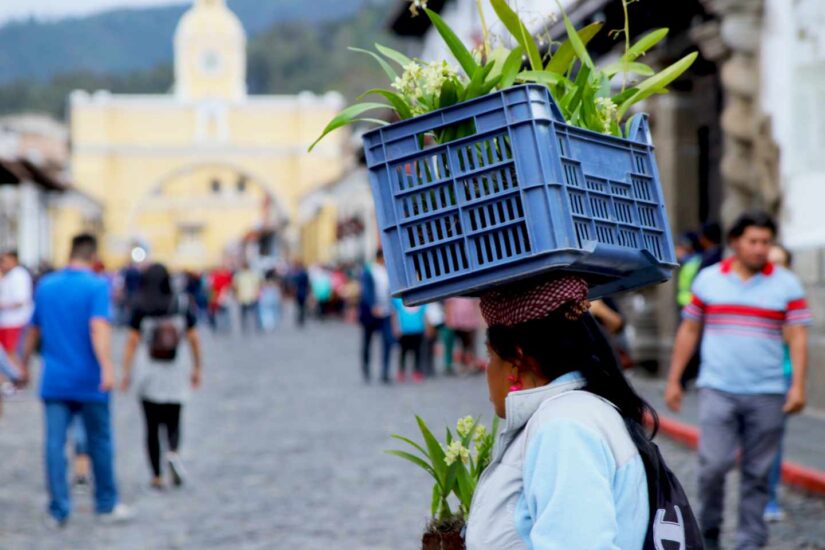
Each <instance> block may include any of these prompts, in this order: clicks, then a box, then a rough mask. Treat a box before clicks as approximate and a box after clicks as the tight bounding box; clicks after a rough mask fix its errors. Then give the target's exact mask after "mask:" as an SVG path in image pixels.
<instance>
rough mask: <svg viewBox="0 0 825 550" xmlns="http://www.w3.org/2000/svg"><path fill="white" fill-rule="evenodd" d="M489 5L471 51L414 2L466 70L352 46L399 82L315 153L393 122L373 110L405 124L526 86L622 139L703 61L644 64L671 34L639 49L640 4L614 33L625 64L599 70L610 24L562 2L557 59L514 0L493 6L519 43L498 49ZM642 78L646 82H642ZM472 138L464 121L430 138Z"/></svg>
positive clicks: (349, 111)
mask: <svg viewBox="0 0 825 550" xmlns="http://www.w3.org/2000/svg"><path fill="white" fill-rule="evenodd" d="M481 1H482V0H477V2H478V7H479V9H478V12H479V16H480V17H481V21H482V28H483V29H484V39H483V44H482V45H481V47H480V48H479V49H478V50H476V51H471V50H469V49H468V48H467V47H466V46H465V45H464V43H463V42H462V41H461V40H460V39H459V38H458V36H457V35H456V34H455V32H454V31H453V30H452V29H451V28H450V26H449V25H448V24H447V23H446V22H445V21H444V20H443V19H442V18H441V16H439V15H438V14H437V13H435V12H434V11H432V10H429V9H426V7H425V4H426V2H422V1H420V0H415V1H414V3H413V6H414V7H416V11H417V10H418V8H421V9H422V10H423V12H424V13H425V14H426V16H427V17H428V18H429V19H430V22H431V23H432V25H433V27H434V28H435V29H436V31H437V32H438V34H439V35H440V37H441V39H442V40H443V41H444V43H445V45H446V46H447V48H448V49H449V51H450V53H451V54H452V56H453V58H454V60H455V61H456V62H457V63H458V67H454V66H452V65H450V64H449V62H448V61H446V60H436V61H431V62H423V61H421V60H418V59H413V58H410V57H408V56H406V55H405V54H403V53H401V52H399V51H396V50H393V49H391V48H387V47H385V46H382V45H380V44H376V45H375V51H369V50H362V49H357V48H351V49H352V50H353V51H357V52H359V53H363V54H365V55H369V56H370V57H372V58H373V59H374V60H375V61H376V62H377V63H378V64H379V65H380V66H381V68H382V69H383V70H384V72H385V73H386V74H387V77H388V78H389V81H390V83H391V84H390V87H389V88H386V89H384V88H380V89H372V90H367V91H366V92H364V94H362V96H361V97H360V98H359V99H363V98H364V97H367V96H370V95H375V96H380V97H383V98H384V99H385V100H386V101H387V103H378V102H363V103H357V104H355V105H351V106H350V107H347V108H346V109H344V110H343V111H342V112H341V113H339V114H338V116H336V117H335V118H333V119H332V120H331V121H330V122H329V124H328V125H327V126H326V128H324V130H323V132H322V133H321V135H320V136H319V137H318V139H317V140H316V141H315V142H314V143H313V144H312V145H311V146H310V150H312V148H313V147H315V145H316V144H317V143H318V142H319V141H320V140H321V139H323V138H324V137H325V136H326V135H327V134H329V133H330V132H332V131H334V130H336V129H338V128H341V127H342V126H346V125H348V124H352V123H355V122H364V121H365V122H373V123H376V124H379V125H385V124H387V122H386V121H384V120H380V119H376V118H371V117H365V116H364V115H365V113H367V112H370V111H375V110H380V109H385V110H386V109H389V110H391V111H394V112H395V116H396V117H397V118H398V119H400V120H405V119H408V118H412V117H414V116H418V115H422V114H426V113H429V112H432V111H435V110H437V109H442V108H445V107H450V106H452V105H455V104H457V103H461V102H463V101H468V100H471V99H474V98H477V97H481V96H483V95H486V94H488V93H490V92H491V91H494V90H503V89H506V88H509V87H511V86H514V85H518V84H524V83H537V84H543V85H545V86H547V88H548V89H549V91H550V93H551V95H552V96H553V98H554V99H555V101H556V103H557V104H558V106H559V108H560V109H561V112H562V115H563V116H564V118H565V120H566V121H567V123H569V124H572V125H575V126H579V127H582V128H586V129H589V130H593V131H595V132H599V133H604V134H611V135H614V136H622V130H621V123H622V122H623V121H624V119H625V117H626V116H627V113H628V110H629V109H630V108H631V107H632V106H633V105H635V104H636V103H638V102H640V101H643V100H644V99H647V98H648V97H650V96H651V95H653V94H660V93H667V86H668V85H669V84H670V83H671V82H673V81H674V80H675V79H677V78H678V77H679V76H680V75H682V74H683V73H684V72H685V71H686V70H687V69H688V68H689V67H690V66H691V65H692V64H693V62H694V61H695V60H696V57H697V55H698V54H697V53H696V52H693V53H690V54H688V55H686V56H684V57H683V58H682V59H680V60H678V61H676V62H675V63H673V64H672V65H670V66H668V67H666V68H665V69H663V70H661V71H659V72H656V71H654V69H653V68H652V67H650V66H649V65H646V64H644V63H641V62H640V61H639V58H640V57H642V56H643V55H644V54H645V53H647V52H648V51H649V50H650V49H651V48H653V47H654V46H655V45H656V44H658V43H659V42H661V41H662V40H663V39H664V38H665V37H666V36H667V32H668V30H667V29H657V30H654V31H652V32H650V33H648V34H647V35H645V36H643V37H642V38H640V39H639V40H638V41H637V42H636V43H635V44H631V43H630V38H629V37H630V23H629V16H628V10H627V7H628V4H630V3H632V2H634V1H638V0H622V5H623V7H624V16H625V21H624V27H623V28H622V29H620V30H618V31H613V32H612V33H611V34H612V35H613V36H619V35H623V36H624V40H625V52H624V54H623V55H622V57H621V59H620V60H619V61H617V62H615V63H611V64H609V65H605V66H602V67H598V66H596V64H595V63H594V62H593V59H592V58H591V56H590V54H589V52H588V51H587V44H588V43H589V42H590V41H591V40H592V39H593V37H594V36H596V35H597V34H598V33H599V32H600V31H601V29H602V26H603V23H600V22H597V23H591V24H590V25H587V26H585V27H583V28H581V29H578V30H577V29H575V28H574V26H573V24H572V23H571V21H570V19H569V18H568V17H567V14H566V13H565V12H564V10H563V9H562V7H561V5H560V4H558V0H557V4H558V6H559V10H560V12H561V13H562V17H563V20H564V26H565V30H566V34H567V39H566V40H565V41H564V42H562V43H561V44H560V45H559V46H558V47H557V48H556V49H555V51H553V52H552V54H551V53H547V54H542V52H541V48H540V47H539V44H538V42H537V41H536V38H535V37H534V36H533V35H532V34H531V33H530V31H529V30H528V28H527V26H526V25H525V23H524V22H523V21H522V19H521V18H520V17H519V15H518V13H517V12H516V11H515V10H513V9H512V8H511V7H510V6H509V4H508V3H507V0H488V1H489V2H490V5H491V6H492V8H493V10H494V11H495V13H496V16H497V17H498V18H499V20H500V21H501V23H502V25H503V27H504V28H505V29H506V30H507V32H508V33H509V34H510V35H511V36H512V38H513V40H514V42H515V45H514V46H513V47H511V48H509V47H505V46H503V45H497V46H495V47H494V45H493V44H492V43H491V37H490V35H489V33H488V31H487V23H486V21H485V20H484V18H483V10H482V9H481ZM525 65H526V66H527V68H526V69H524V66H525ZM617 76H621V86H620V88H619V89H618V90H617V89H616V88H617V86H616V85H615V84H614V80H615V78H616V77H617ZM636 78H644V79H643V80H640V81H638V82H636V80H635V79H636ZM472 133H473V128H472V126H471V125H470V124H469V123H464V124H458V125H453V126H448V127H445V128H438V129H435V130H433V131H432V132H431V133H430V135H429V138H430V139H432V140H433V141H434V142H436V143H447V142H450V141H453V140H455V139H457V138H461V137H464V136H467V135H472ZM423 139H424V138H423V137H422V140H423Z"/></svg>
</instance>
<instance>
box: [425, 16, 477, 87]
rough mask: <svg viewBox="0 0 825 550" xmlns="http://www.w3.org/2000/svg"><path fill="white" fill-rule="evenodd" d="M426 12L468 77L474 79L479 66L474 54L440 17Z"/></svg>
mask: <svg viewBox="0 0 825 550" xmlns="http://www.w3.org/2000/svg"><path fill="white" fill-rule="evenodd" d="M424 11H425V12H426V13H427V17H429V18H430V21H432V23H433V26H434V27H435V29H436V30H437V31H438V34H440V35H441V38H442V39H443V40H444V43H445V44H447V47H448V48H449V49H450V51H451V52H452V54H453V57H455V59H456V61H458V64H459V65H461V68H462V69H464V72H465V73H466V74H467V76H469V77H472V76H473V75H475V73H476V71H478V69H479V66H478V63H476V61H475V59H473V54H471V53H470V50H468V49H467V47H466V46H465V45H464V43H463V42H462V41H461V39H459V38H458V37H457V36H456V35H455V33H454V32H453V29H451V28H450V26H449V25H448V24H447V23H445V22H444V20H443V19H441V16H440V15H438V14H437V13H435V12H434V11H432V10H429V9H425V10H424Z"/></svg>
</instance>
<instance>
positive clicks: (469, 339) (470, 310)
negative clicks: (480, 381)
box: [444, 297, 482, 373]
mask: <svg viewBox="0 0 825 550" xmlns="http://www.w3.org/2000/svg"><path fill="white" fill-rule="evenodd" d="M444 317H445V324H446V325H447V328H449V329H450V331H451V332H450V333H448V335H447V337H448V338H450V340H451V341H450V342H449V345H447V346H445V356H444V357H445V359H446V360H447V368H448V369H451V368H452V364H453V343H454V342H455V341H456V340H458V342H459V343H460V344H461V353H460V354H459V365H460V372H463V373H469V372H474V371H478V372H481V371H480V370H478V369H477V366H476V334H477V333H478V330H479V329H480V328H481V323H482V318H481V311H480V310H479V309H478V299H477V298H465V297H460V298H448V299H447V300H446V302H445V303H444Z"/></svg>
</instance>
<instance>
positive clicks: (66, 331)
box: [23, 235, 132, 527]
mask: <svg viewBox="0 0 825 550" xmlns="http://www.w3.org/2000/svg"><path fill="white" fill-rule="evenodd" d="M96 260H97V239H96V238H95V237H94V236H92V235H78V236H77V237H75V238H74V239H73V240H72V249H71V257H70V259H69V265H68V267H67V268H66V269H64V270H61V271H58V272H55V273H52V274H50V275H47V276H45V277H44V278H43V279H42V280H41V281H40V283H39V284H38V286H37V290H36V292H35V297H34V301H35V309H34V315H33V317H32V321H31V324H32V326H31V330H30V331H29V333H28V335H27V338H26V348H25V351H24V354H23V377H24V380H28V378H29V360H30V359H31V356H32V353H33V352H34V350H35V348H36V347H37V344H38V342H40V343H41V355H42V359H43V369H42V374H41V379H40V397H41V399H43V404H44V409H45V416H46V437H45V443H46V475H47V482H48V488H49V496H50V502H49V524H50V525H51V526H55V527H62V526H64V525H65V524H66V522H67V521H68V519H69V515H70V513H71V499H70V494H69V485H68V482H67V479H66V455H65V448H66V434H67V431H68V429H69V426H71V424H72V420H73V418H74V417H75V415H78V414H79V415H80V416H81V418H82V421H83V425H84V427H85V428H86V434H87V440H88V450H89V455H90V457H91V459H92V466H93V468H94V481H95V511H96V512H97V514H98V515H99V517H100V518H101V520H103V521H106V522H117V521H123V520H125V519H129V517H131V515H132V514H131V511H130V510H129V509H128V508H127V507H125V506H124V505H122V504H118V494H117V485H116V483H115V471H114V444H113V441H112V428H111V417H110V413H109V392H110V391H111V390H112V388H113V386H114V380H115V373H114V366H113V364H112V360H111V354H110V349H111V326H110V321H111V304H110V301H109V287H108V285H107V284H106V281H105V280H104V279H102V278H101V277H98V276H97V275H95V274H94V273H93V272H92V265H93V264H94V263H95V261H96Z"/></svg>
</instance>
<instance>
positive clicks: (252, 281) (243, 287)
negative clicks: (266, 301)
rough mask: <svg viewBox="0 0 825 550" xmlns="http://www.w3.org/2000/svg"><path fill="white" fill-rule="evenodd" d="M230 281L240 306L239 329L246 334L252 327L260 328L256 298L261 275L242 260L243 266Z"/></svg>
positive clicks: (257, 297) (259, 291)
mask: <svg viewBox="0 0 825 550" xmlns="http://www.w3.org/2000/svg"><path fill="white" fill-rule="evenodd" d="M232 282H233V284H234V286H235V296H236V298H237V300H238V304H239V305H240V307H241V331H243V332H244V333H245V334H248V333H249V332H250V331H251V330H253V328H254V330H260V329H261V323H260V318H259V317H258V299H259V298H260V295H261V276H260V275H259V274H258V272H257V271H255V270H254V269H252V268H251V267H250V266H249V264H248V263H246V262H244V264H243V268H242V269H241V270H240V271H238V272H237V273H236V274H235V277H234V279H233V281H232Z"/></svg>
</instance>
